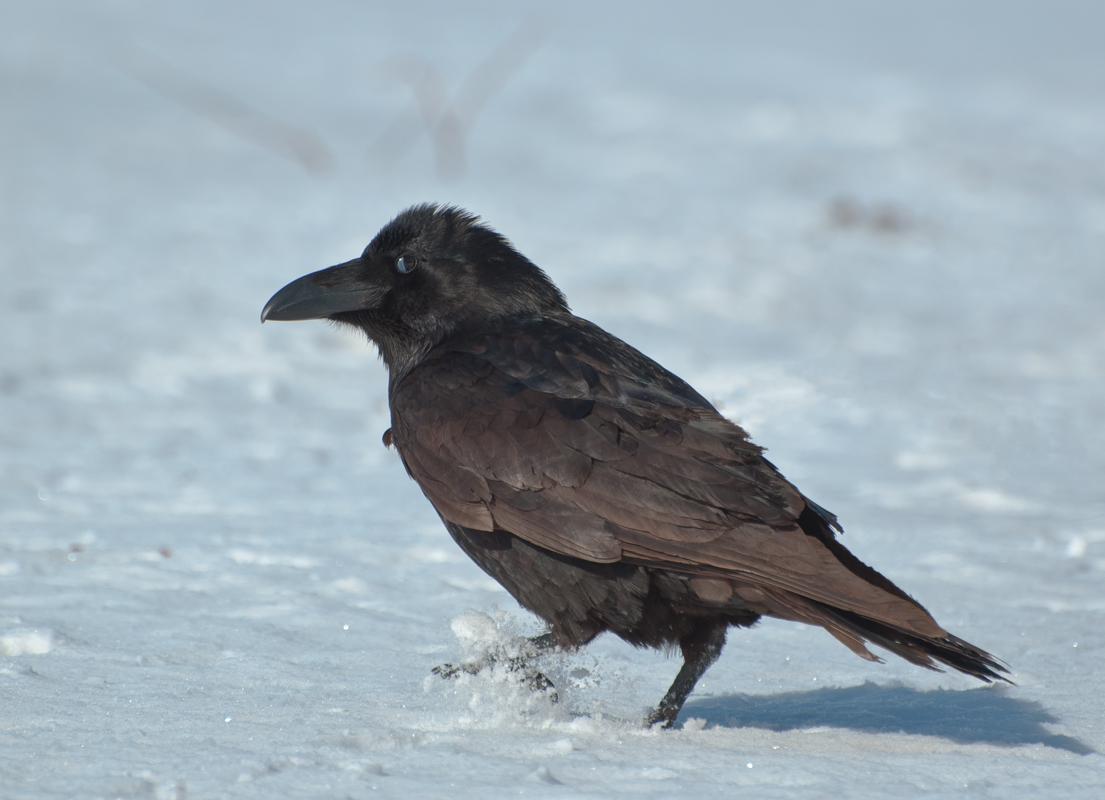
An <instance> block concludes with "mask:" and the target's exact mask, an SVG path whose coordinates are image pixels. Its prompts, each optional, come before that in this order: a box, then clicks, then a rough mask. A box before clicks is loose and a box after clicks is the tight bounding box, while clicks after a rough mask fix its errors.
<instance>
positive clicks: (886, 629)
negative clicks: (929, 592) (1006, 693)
mask: <svg viewBox="0 0 1105 800" xmlns="http://www.w3.org/2000/svg"><path fill="white" fill-rule="evenodd" d="M822 611H823V612H824V613H825V616H826V617H828V618H831V619H833V620H834V621H836V622H837V624H839V625H841V626H842V627H845V628H846V629H848V630H849V631H850V632H852V633H854V635H856V636H858V637H860V638H861V639H862V640H865V641H868V642H871V643H872V644H876V645H878V646H879V647H882V648H884V649H885V650H889V651H890V652H891V653H894V654H895V655H898V656H901V657H902V658H904V659H905V660H906V661H909V662H910V663H912V664H917V665H918V666H921V667H924V668H926V669H931V670H935V671H936V672H943V670H942V669H940V667H938V666H937V665H936V663H934V662H939V663H941V664H945V665H947V666H949V667H951V668H952V669H956V670H958V671H960V672H963V673H965V674H967V675H973V676H974V677H976V678H978V679H979V680H980V681H985V682H986V683H993V682H994V681H1005V682H1006V683H1008V684H1012V683H1013V681H1011V680H1009V678H1006V677H1005V675H1002V674H1000V673H1003V672H1004V673H1005V674H1006V675H1008V674H1009V670H1008V668H1007V667H1006V666H1005V664H1003V663H1002V662H1001V661H1000V660H998V659H997V658H995V657H994V656H992V655H990V654H989V653H987V652H986V651H985V650H980V649H979V648H977V647H975V646H974V645H973V644H971V643H970V642H966V641H964V640H963V639H960V638H959V637H958V636H952V635H951V634H950V633H949V634H948V635H947V636H944V637H941V638H935V637H928V636H918V635H916V634H911V633H907V632H905V631H902V630H898V629H896V628H894V627H892V626H890V625H887V624H886V623H883V622H876V621H875V620H871V619H866V618H865V617H861V616H860V615H859V614H855V613H853V612H851V611H841V610H840V609H837V608H828V607H824V606H822ZM822 624H823V623H822ZM830 632H832V631H830Z"/></svg>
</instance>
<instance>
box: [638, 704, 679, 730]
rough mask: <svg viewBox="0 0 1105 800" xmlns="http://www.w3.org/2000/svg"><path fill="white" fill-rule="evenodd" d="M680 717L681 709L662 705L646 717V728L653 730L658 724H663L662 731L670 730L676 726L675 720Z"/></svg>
mask: <svg viewBox="0 0 1105 800" xmlns="http://www.w3.org/2000/svg"><path fill="white" fill-rule="evenodd" d="M678 716H679V707H678V706H676V707H672V706H665V704H664V703H661V704H660V705H659V707H658V708H656V709H654V710H653V711H652V713H651V714H649V715H648V716H647V717H645V727H646V728H651V727H652V726H653V725H655V724H656V723H658V722H659V723H662V724H661V725H660V730H665V731H666V730H670V729H671V728H672V726H674V725H675V719H676V717H678Z"/></svg>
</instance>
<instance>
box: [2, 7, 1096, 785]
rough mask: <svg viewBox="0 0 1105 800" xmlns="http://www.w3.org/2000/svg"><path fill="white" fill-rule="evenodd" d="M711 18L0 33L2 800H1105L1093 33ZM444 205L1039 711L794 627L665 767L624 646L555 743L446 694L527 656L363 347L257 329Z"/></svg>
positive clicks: (1066, 21)
mask: <svg viewBox="0 0 1105 800" xmlns="http://www.w3.org/2000/svg"><path fill="white" fill-rule="evenodd" d="M678 5H679V9H680V10H679V11H675V10H674V7H675V6H676V4H661V3H645V2H634V3H623V4H606V5H599V6H593V5H592V4H587V3H559V4H557V5H556V6H555V7H553V6H550V7H547V8H546V7H541V6H531V5H526V4H518V3H490V2H469V3H465V4H447V3H425V2H406V3H365V2H331V3H323V4H306V3H302V4H300V3H273V2H266V3H261V2H237V3H216V2H191V3H174V4H169V3H157V4H154V3H142V2H137V1H136V0H118V1H116V2H108V1H107V0H103V1H102V2H87V1H84V2H70V3H63V2H41V3H34V4H32V3H16V2H7V3H5V4H4V6H3V10H2V14H0V18H2V20H3V22H2V24H0V96H2V103H0V145H2V150H0V165H2V166H0V169H2V191H0V203H2V204H3V205H2V207H0V270H2V272H0V277H2V284H0V286H2V288H0V303H2V308H3V313H2V314H0V343H2V347H0V448H2V449H0V470H2V472H0V474H2V480H0V693H2V697H3V701H2V702H3V706H2V711H0V797H3V798H5V799H7V798H54V797H57V798H73V797H82V798H84V797H160V798H181V799H182V798H217V797H227V798H230V797H234V798H237V797H257V798H261V797H264V798H274V797H354V798H362V797H369V796H377V795H379V796H390V797H427V798H431V797H449V798H463V797H501V796H507V795H512V796H513V795H524V796H536V797H620V796H632V797H651V796H661V795H663V796H671V795H672V794H675V795H676V796H693V797H734V796H741V797H765V798H771V797H786V798H797V799H798V800H802V799H803V798H822V797H872V798H882V797H888V796H893V797H900V798H917V797H930V796H939V797H947V796H955V797H987V798H988V797H994V798H998V797H1000V798H1016V797H1039V796H1043V795H1044V794H1045V793H1046V794H1047V795H1050V796H1063V797H1071V798H1077V797H1100V796H1102V791H1103V787H1105V756H1103V755H1101V753H1102V752H1105V725H1103V712H1105V699H1103V697H1105V669H1103V667H1105V661H1103V657H1105V497H1103V492H1102V487H1103V484H1105V482H1103V478H1105V428H1103V424H1105V384H1103V380H1102V379H1103V378H1105V314H1103V299H1105V48H1102V47H1101V46H1100V40H1101V36H1100V32H1101V30H1102V29H1103V25H1105V6H1102V5H1101V4H1099V3H1093V2H1082V3H1078V2H1066V3H1064V2H1052V3H1047V4H1044V3H1024V2H1014V1H1012V0H1008V1H1003V2H996V1H991V0H978V1H977V2H972V3H962V2H950V1H948V2H944V1H943V0H941V1H940V2H926V3H923V4H922V3H912V4H907V3H886V2H884V1H883V0H869V1H864V2H860V0H849V1H848V2H834V3H823V2H817V1H815V0H790V1H789V2H785V3H769V2H756V3H752V2H743V3H742V2H731V3H717V4H702V3H699V4H694V3H681V4H678ZM504 43H505V44H504ZM495 53H498V55H497V56H494V57H492V56H493V54H495ZM481 64H483V65H484V66H482V67H481V66H480V65H481ZM435 76H436V77H435ZM416 79H417V80H416ZM404 80H406V81H407V82H408V83H409V82H410V81H411V80H415V84H416V85H417V86H419V87H420V96H421V98H422V109H423V110H424V111H425V114H427V115H429V116H428V117H427V118H429V119H431V120H434V119H439V118H441V115H442V113H444V112H443V109H451V110H452V111H453V112H455V116H456V118H457V119H459V120H460V122H461V127H462V128H464V126H467V135H466V137H463V139H458V138H457V137H453V138H452V139H449V138H448V137H447V136H445V134H444V133H442V131H446V129H445V128H444V127H439V128H438V129H437V130H438V136H437V137H436V138H431V137H430V136H428V135H427V129H426V125H425V124H424V123H423V121H422V120H423V117H421V116H420V113H422V112H420V110H419V107H418V106H416V105H414V104H413V102H412V97H413V95H412V91H411V88H410V86H409V85H408V83H404ZM456 87H462V88H461V89H459V90H457V89H456ZM463 87H467V88H463ZM454 90H456V93H455V94H450V93H453V92H454ZM450 97H451V98H452V99H448V98H450ZM435 115H437V116H436V117H435ZM446 132H447V131H446ZM458 144H461V145H463V147H459V146H458ZM450 148H451V149H450ZM459 154H463V156H464V158H465V161H466V167H464V169H463V174H459V173H461V172H462V167H463V166H464V165H463V164H462V163H461V161H460V155H459ZM424 200H441V201H448V202H454V203H458V204H461V205H464V206H466V207H468V208H470V209H472V210H473V211H476V212H477V213H480V214H482V215H483V216H484V217H485V218H486V219H487V220H488V221H490V222H491V223H492V224H493V225H495V226H496V227H497V228H498V229H500V230H501V231H503V232H504V233H505V234H507V235H508V236H509V237H510V238H511V239H512V240H513V241H514V242H515V243H516V244H517V245H518V247H519V248H520V249H521V250H522V251H523V252H525V253H526V254H527V255H529V256H530V257H531V258H533V259H534V260H535V261H536V262H537V263H539V264H541V265H542V266H543V267H545V269H546V270H547V271H548V272H549V273H550V274H551V275H552V276H553V278H554V279H555V280H556V281H557V282H558V283H559V284H560V286H561V287H562V288H563V289H564V290H565V292H566V293H567V295H568V297H569V300H570V301H571V302H572V304H573V308H574V309H575V310H576V311H577V313H579V314H581V315H582V316H585V317H588V318H590V319H592V320H595V321H596V322H598V323H600V324H602V325H603V326H605V327H607V328H608V329H610V330H611V331H613V332H614V333H616V334H618V335H620V336H622V337H623V338H625V339H627V340H629V341H630V342H632V343H633V344H635V345H637V346H638V347H640V348H641V349H642V350H644V351H645V352H646V353H648V354H650V355H652V356H653V357H655V358H657V359H658V360H660V361H661V362H662V363H664V364H665V365H666V366H668V367H669V368H671V369H673V370H674V371H675V372H677V373H678V374H680V375H682V376H683V377H684V378H686V379H688V380H689V381H690V382H691V383H693V384H694V385H695V386H696V387H697V388H699V389H700V390H701V391H702V392H703V393H704V394H706V395H707V396H708V397H710V398H712V399H715V400H716V401H717V402H718V403H719V404H721V405H722V406H723V408H724V410H725V412H726V413H728V414H730V415H732V416H733V418H734V419H737V420H739V421H740V422H741V423H742V424H744V425H746V426H747V427H748V428H749V429H750V431H751V432H752V433H753V435H754V437H755V438H756V440H757V441H758V442H759V443H761V444H763V445H765V446H767V447H768V448H769V449H770V455H771V458H772V459H773V460H774V461H775V462H776V463H777V464H778V465H779V466H780V467H781V468H782V469H783V471H784V473H785V474H787V475H788V476H789V477H790V478H791V479H792V480H793V481H794V482H796V483H797V484H798V485H799V486H800V487H801V488H802V489H803V491H804V492H806V493H807V494H808V495H810V496H811V497H813V498H814V499H816V500H817V501H818V502H819V503H821V504H822V505H824V506H826V507H827V508H830V509H832V510H833V511H835V512H836V513H837V514H838V515H839V516H840V518H841V520H842V521H843V523H844V526H845V528H846V530H847V533H846V535H845V538H844V542H845V543H846V544H847V546H848V547H849V548H851V549H852V550H853V552H855V553H856V554H857V555H858V556H860V557H861V558H862V559H863V560H864V561H867V562H868V563H871V564H873V565H874V566H876V567H877V568H878V569H879V570H881V571H882V572H884V573H885V574H886V575H888V576H889V577H890V578H891V579H893V580H894V581H896V582H897V583H899V584H900V585H901V586H903V587H905V588H906V589H907V590H908V591H909V592H910V593H912V594H913V595H914V596H915V597H917V598H918V599H919V600H920V601H921V602H923V603H924V604H925V605H926V606H927V607H928V608H929V609H930V610H931V611H932V612H933V614H934V615H935V616H936V617H937V619H938V620H940V621H941V622H942V624H944V625H945V626H946V627H948V628H949V629H950V630H952V631H953V632H954V633H956V634H958V635H960V636H962V637H964V638H966V639H968V640H970V641H972V642H975V643H977V644H978V645H980V646H982V647H984V648H986V649H988V650H990V651H992V652H993V653H995V654H997V655H999V656H1000V657H1002V658H1004V659H1005V660H1006V661H1008V663H1009V665H1010V667H1011V669H1012V671H1013V677H1014V679H1015V680H1016V682H1017V684H1018V685H1017V686H1016V687H1015V688H1002V687H998V688H985V687H980V686H979V685H978V684H977V682H975V681H972V680H971V679H969V678H966V677H964V676H961V675H955V674H943V675H942V674H936V673H930V672H927V671H924V670H918V669H914V668H913V667H911V666H910V665H908V664H906V663H904V662H902V661H900V660H896V659H891V660H888V662H887V663H886V664H885V665H877V664H870V663H867V662H864V661H862V660H860V659H857V658H855V657H854V656H852V655H851V654H850V653H849V652H848V651H847V650H846V649H844V648H843V647H841V646H839V644H837V643H836V642H834V641H833V640H832V639H831V638H830V637H828V636H826V635H825V634H824V633H823V632H821V631H818V630H815V629H810V628H805V627H802V626H800V625H791V624H787V623H781V622H777V621H767V622H765V623H763V624H762V625H761V626H759V627H757V628H756V629H754V630H751V631H734V632H732V633H731V635H730V644H729V647H728V649H727V650H726V652H725V654H724V655H723V657H722V659H721V661H720V662H719V663H718V664H717V665H716V666H715V667H714V668H713V669H712V670H710V672H708V673H707V675H706V676H705V678H704V679H703V681H702V682H701V683H700V685H699V688H698V691H697V692H696V693H695V695H694V696H693V697H692V699H691V701H690V702H689V703H688V705H687V707H686V709H685V711H684V713H683V715H682V716H681V718H680V721H681V729H680V730H676V731H673V732H667V733H660V732H657V731H646V730H642V729H641V728H640V720H641V719H642V717H643V715H644V713H645V712H646V710H647V708H648V707H649V706H650V705H651V704H653V703H655V702H656V701H657V700H658V699H659V697H660V696H661V694H662V693H663V691H664V690H665V689H666V687H667V685H668V683H669V682H670V680H671V678H672V677H673V675H674V673H675V671H676V670H677V667H678V662H677V661H676V660H674V659H666V658H665V657H664V656H663V655H662V654H658V653H654V652H639V651H634V650H632V649H631V648H629V647H628V646H626V645H624V644H623V643H621V642H620V641H618V640H616V639H613V638H604V639H600V640H599V641H597V642H595V643H594V644H593V645H592V646H590V647H589V648H587V649H586V650H585V651H584V652H582V653H579V654H576V655H570V656H569V655H558V656H552V657H548V658H545V659H543V660H542V661H540V662H539V664H538V666H539V667H540V668H541V669H542V671H544V672H545V673H546V674H547V675H549V676H550V677H551V678H552V679H553V680H554V682H555V683H556V686H557V689H558V692H559V696H560V703H559V704H558V705H555V706H554V705H551V704H550V703H549V702H548V701H547V698H545V697H543V696H540V695H533V694H530V693H529V692H528V690H525V689H523V688H521V687H519V686H518V685H517V683H516V682H515V681H514V680H513V678H512V676H510V675H509V674H502V673H501V671H496V670H490V671H488V672H487V673H485V674H481V675H479V676H463V677H462V678H460V679H459V680H458V681H456V682H451V683H447V682H444V681H441V680H440V679H438V678H436V677H432V676H431V675H430V669H431V668H432V667H433V666H435V665H437V664H440V663H443V662H447V661H449V662H457V661H458V660H462V659H465V658H470V657H475V656H478V655H479V654H480V653H483V652H486V651H488V650H490V649H495V648H499V649H502V648H506V649H509V648H510V647H513V646H515V645H516V644H517V641H518V637H519V636H524V635H532V634H535V633H537V632H538V631H539V630H540V626H539V625H538V623H537V621H536V620H534V619H533V618H532V617H531V616H530V615H528V614H526V613H525V612H523V611H522V610H521V609H519V608H518V607H517V606H516V604H514V602H513V601H512V600H511V599H510V597H509V596H508V595H507V594H506V593H505V592H503V591H502V590H501V589H500V588H498V586H497V585H495V584H494V583H493V582H492V581H490V580H489V579H488V578H487V577H485V576H484V575H483V574H482V573H481V572H480V571H479V570H478V569H477V568H476V567H475V566H474V565H472V564H471V563H469V562H468V560H467V559H466V558H465V557H464V556H463V555H462V554H461V553H460V551H459V550H458V549H457V548H456V547H455V546H454V545H453V544H452V542H451V541H450V540H449V538H448V536H447V535H446V533H445V531H444V530H443V529H442V528H441V525H440V524H439V522H438V521H437V519H436V517H435V515H434V513H433V511H432V509H431V508H430V506H429V504H428V503H426V502H425V500H424V499H423V497H422V496H421V494H420V492H419V491H418V488H417V487H416V486H415V485H414V484H413V483H411V482H410V481H409V480H408V479H407V478H406V476H405V474H404V473H403V470H402V467H401V465H400V464H399V462H398V459H397V457H396V456H395V454H394V453H392V452H389V451H386V450H385V449H384V448H383V447H382V445H381V444H380V435H381V433H382V432H383V430H384V429H385V428H386V427H387V424H388V422H387V411H386V399H385V388H386V387H385V376H384V372H383V369H382V368H381V366H380V365H379V363H378V361H377V360H376V358H375V356H374V354H373V353H372V351H371V350H370V349H369V348H367V347H366V346H365V345H364V343H363V342H362V341H360V340H358V339H357V338H356V337H354V336H352V335H351V334H349V333H346V332H343V331H340V330H335V329H333V328H332V327H329V326H327V325H326V324H324V323H296V324H269V325H265V326H264V327H262V326H261V325H259V324H258V314H259V312H260V309H261V306H262V304H263V303H264V302H265V300H266V299H267V298H268V297H269V296H270V295H271V294H272V293H273V292H274V291H275V290H276V289H278V288H279V287H280V286H282V285H283V284H284V283H285V282H287V281H288V280H291V279H293V278H296V277H298V276H299V275H301V274H304V273H306V272H308V271H311V270H314V269H318V268H321V267H323V266H326V265H329V264H332V263H337V262H338V261H342V260H345V259H347V258H349V257H351V256H352V255H355V254H356V253H358V252H359V250H360V248H361V247H363V245H364V244H365V243H366V242H367V241H368V239H369V238H370V237H371V235H372V234H373V233H374V232H375V231H376V230H377V229H378V227H379V226H380V225H382V224H383V223H384V222H385V221H387V220H388V219H390V217H391V216H392V215H394V213H396V212H397V211H398V210H400V209H401V208H403V207H405V206H406V205H409V204H411V203H414V202H420V201H424Z"/></svg>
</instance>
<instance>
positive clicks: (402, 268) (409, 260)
mask: <svg viewBox="0 0 1105 800" xmlns="http://www.w3.org/2000/svg"><path fill="white" fill-rule="evenodd" d="M417 263H418V259H416V258H415V257H414V256H411V255H405V256H399V258H397V259H395V269H396V270H398V271H399V272H402V273H403V274H404V275H406V274H407V273H408V272H410V271H411V270H412V269H414V267H415V265H416V264H417Z"/></svg>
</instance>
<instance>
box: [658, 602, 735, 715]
mask: <svg viewBox="0 0 1105 800" xmlns="http://www.w3.org/2000/svg"><path fill="white" fill-rule="evenodd" d="M727 627H728V624H727V623H725V622H717V621H715V620H703V621H702V622H701V623H699V624H698V625H696V626H695V630H694V632H693V633H691V634H690V635H689V636H685V637H683V638H682V639H680V640H679V648H680V649H681V650H682V651H683V666H682V668H681V669H680V670H679V674H678V675H676V676H675V681H674V682H673V683H672V685H671V688H670V689H668V693H667V694H665V695H664V699H663V700H661V701H660V705H658V706H657V707H656V709H655V710H654V711H653V712H652V713H651V714H649V715H648V717H646V718H645V726H646V727H652V726H653V725H655V724H656V723H657V722H662V723H663V725H661V726H660V727H661V728H670V727H671V726H672V725H674V724H675V718H676V717H678V716H679V711H680V709H682V708H683V703H685V702H686V701H687V696H688V695H690V693H691V692H692V691H694V685H695V684H696V683H698V679H699V678H701V677H702V673H704V672H705V671H706V670H708V669H709V668H710V665H711V664H713V663H714V662H715V661H717V659H718V656H720V655H721V648H723V647H724V646H725V629H726V628H727Z"/></svg>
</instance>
